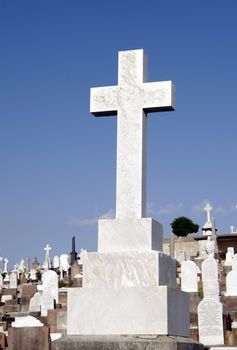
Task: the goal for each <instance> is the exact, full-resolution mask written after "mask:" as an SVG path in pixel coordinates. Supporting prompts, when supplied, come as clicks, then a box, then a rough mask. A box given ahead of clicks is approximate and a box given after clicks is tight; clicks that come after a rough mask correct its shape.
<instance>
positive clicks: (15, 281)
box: [10, 272, 17, 288]
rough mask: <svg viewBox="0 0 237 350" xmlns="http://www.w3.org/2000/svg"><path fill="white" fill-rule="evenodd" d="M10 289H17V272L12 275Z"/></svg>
mask: <svg viewBox="0 0 237 350" xmlns="http://www.w3.org/2000/svg"><path fill="white" fill-rule="evenodd" d="M10 288H17V274H16V273H15V272H11V273H10Z"/></svg>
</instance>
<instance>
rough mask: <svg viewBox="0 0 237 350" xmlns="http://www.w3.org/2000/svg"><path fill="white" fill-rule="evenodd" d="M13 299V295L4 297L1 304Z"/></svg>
mask: <svg viewBox="0 0 237 350" xmlns="http://www.w3.org/2000/svg"><path fill="white" fill-rule="evenodd" d="M12 299H13V296H12V295H9V294H6V295H2V298H1V302H2V303H5V302H6V301H7V300H12Z"/></svg>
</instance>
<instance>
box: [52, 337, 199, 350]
mask: <svg viewBox="0 0 237 350" xmlns="http://www.w3.org/2000/svg"><path fill="white" fill-rule="evenodd" d="M203 349H204V346H203V345H202V344H200V343H198V342H197V341H195V340H193V339H191V338H185V337H174V336H164V335H161V336H131V335H129V336H125V335H121V336H112V335H110V336H105V335H104V336H83V335H68V336H65V337H62V338H61V339H58V340H56V341H54V342H53V343H52V347H51V350H203Z"/></svg>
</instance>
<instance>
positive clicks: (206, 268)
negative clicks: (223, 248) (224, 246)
mask: <svg viewBox="0 0 237 350" xmlns="http://www.w3.org/2000/svg"><path fill="white" fill-rule="evenodd" d="M218 275H219V268H218V264H217V262H216V260H215V259H214V258H207V259H205V260H204V261H203V263H202V279H203V280H206V279H212V280H213V279H216V280H218Z"/></svg>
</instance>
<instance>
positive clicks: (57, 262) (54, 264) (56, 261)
mask: <svg viewBox="0 0 237 350" xmlns="http://www.w3.org/2000/svg"><path fill="white" fill-rule="evenodd" d="M59 265H60V261H59V257H58V255H55V256H54V258H53V268H54V269H58V268H59Z"/></svg>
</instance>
